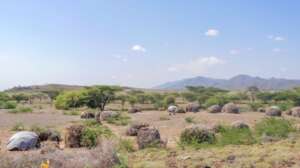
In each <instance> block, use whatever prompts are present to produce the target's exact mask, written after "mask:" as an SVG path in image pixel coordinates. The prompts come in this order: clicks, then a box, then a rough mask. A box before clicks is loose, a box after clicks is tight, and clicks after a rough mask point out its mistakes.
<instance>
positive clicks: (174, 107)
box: [168, 106, 178, 115]
mask: <svg viewBox="0 0 300 168" xmlns="http://www.w3.org/2000/svg"><path fill="white" fill-rule="evenodd" d="M177 108H178V107H177V106H169V107H168V112H169V115H175V113H176V111H177Z"/></svg>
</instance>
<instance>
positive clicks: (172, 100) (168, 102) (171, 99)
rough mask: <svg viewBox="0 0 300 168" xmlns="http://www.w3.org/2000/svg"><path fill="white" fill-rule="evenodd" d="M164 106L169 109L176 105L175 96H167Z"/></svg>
mask: <svg viewBox="0 0 300 168" xmlns="http://www.w3.org/2000/svg"><path fill="white" fill-rule="evenodd" d="M163 102H164V106H165V107H168V106H170V105H175V103H176V102H175V97H173V96H167V97H165V98H164V101H163Z"/></svg>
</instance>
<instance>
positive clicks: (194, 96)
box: [181, 92, 197, 102]
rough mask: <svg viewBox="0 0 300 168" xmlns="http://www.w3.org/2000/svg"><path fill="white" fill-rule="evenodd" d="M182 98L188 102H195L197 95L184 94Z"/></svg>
mask: <svg viewBox="0 0 300 168" xmlns="http://www.w3.org/2000/svg"><path fill="white" fill-rule="evenodd" d="M181 96H182V97H183V98H184V99H185V100H187V101H188V102H194V101H196V100H197V95H196V94H195V93H192V92H183V93H181Z"/></svg>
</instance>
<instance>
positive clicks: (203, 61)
mask: <svg viewBox="0 0 300 168" xmlns="http://www.w3.org/2000/svg"><path fill="white" fill-rule="evenodd" d="M224 63H225V62H224V61H223V60H221V59H219V58H217V57H213V56H210V57H199V58H196V59H194V60H191V61H190V62H187V63H185V64H176V65H173V66H170V67H169V68H168V71H169V72H178V71H186V72H191V73H202V72H205V71H206V70H207V69H209V68H211V67H213V66H216V65H220V64H224Z"/></svg>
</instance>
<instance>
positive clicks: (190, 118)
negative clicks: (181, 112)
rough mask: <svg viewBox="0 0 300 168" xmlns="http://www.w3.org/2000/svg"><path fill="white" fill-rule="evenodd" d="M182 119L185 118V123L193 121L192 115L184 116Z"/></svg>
mask: <svg viewBox="0 0 300 168" xmlns="http://www.w3.org/2000/svg"><path fill="white" fill-rule="evenodd" d="M184 120H185V122H187V123H195V121H194V118H193V117H186V118H185V119H184Z"/></svg>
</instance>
